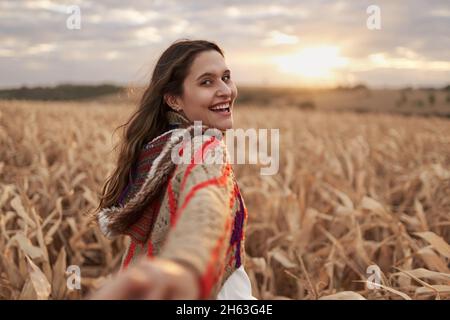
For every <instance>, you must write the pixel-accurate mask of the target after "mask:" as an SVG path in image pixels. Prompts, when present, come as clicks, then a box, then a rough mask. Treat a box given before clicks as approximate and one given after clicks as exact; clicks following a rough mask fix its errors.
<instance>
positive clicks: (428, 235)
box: [414, 231, 450, 259]
mask: <svg viewBox="0 0 450 320" xmlns="http://www.w3.org/2000/svg"><path fill="white" fill-rule="evenodd" d="M414 234H415V235H417V236H419V237H421V238H422V239H424V240H426V241H427V242H428V243H429V244H431V246H432V247H433V248H434V249H436V251H437V252H439V253H440V254H442V255H443V256H444V257H446V258H448V259H450V246H449V245H448V243H447V242H445V240H444V239H442V238H441V237H439V236H438V235H437V234H435V233H434V232H431V231H427V232H416V233H414Z"/></svg>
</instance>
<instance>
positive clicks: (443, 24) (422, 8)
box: [0, 0, 450, 88]
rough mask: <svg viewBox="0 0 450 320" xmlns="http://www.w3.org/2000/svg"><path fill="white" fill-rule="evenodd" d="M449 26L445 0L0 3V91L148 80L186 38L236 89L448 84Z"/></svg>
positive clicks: (448, 7) (41, 0)
mask: <svg viewBox="0 0 450 320" xmlns="http://www.w3.org/2000/svg"><path fill="white" fill-rule="evenodd" d="M372 5H375V6H376V7H373V6H372ZM371 6H372V7H371ZM77 22H79V24H77ZM449 31H450V1H449V0H427V1H420V0H396V1H392V0H378V1H364V0H359V1H355V0H348V1H325V0H302V1H299V0H297V1H294V0H290V1H288V0H286V1H265V0H245V1H243V0H241V1H234V0H231V1H219V0H215V1H210V0H197V1H190V0H182V1H171V0H161V1H159V0H143V1H140V0H129V1H123V0H103V1H94V0H68V1H65V0H60V1H50V0H33V1H26V0H12V1H5V0H0V87H4V88H5V87H14V86H22V85H28V86H34V85H56V84H59V83H78V84H81V83H86V84H97V83H104V82H107V83H115V84H120V85H141V84H145V83H148V81H149V79H150V77H151V72H152V68H153V66H154V64H155V63H156V61H157V59H158V58H159V56H160V55H161V53H162V52H163V51H164V50H165V49H166V48H167V47H168V46H169V45H170V44H171V43H173V42H174V41H176V40H178V39H182V38H187V39H192V40H193V39H205V40H210V41H213V42H215V43H217V44H218V45H219V46H220V47H221V48H222V49H223V51H224V53H225V60H226V63H227V65H228V66H229V67H230V70H231V77H232V78H233V79H234V81H235V82H236V84H237V85H258V86H260V85H264V86H292V87H310V86H311V87H317V86H319V87H327V86H335V85H355V84H359V83H364V84H366V85H369V86H372V87H404V86H414V87H416V86H444V85H447V84H450V32H449Z"/></svg>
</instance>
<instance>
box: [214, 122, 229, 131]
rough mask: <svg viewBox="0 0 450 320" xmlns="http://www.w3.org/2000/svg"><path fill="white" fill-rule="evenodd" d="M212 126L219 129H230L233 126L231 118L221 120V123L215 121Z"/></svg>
mask: <svg viewBox="0 0 450 320" xmlns="http://www.w3.org/2000/svg"><path fill="white" fill-rule="evenodd" d="M214 127H215V128H217V129H219V130H221V131H225V130H227V129H232V128H233V121H231V120H228V121H223V122H221V123H217V124H216V125H215V126H214Z"/></svg>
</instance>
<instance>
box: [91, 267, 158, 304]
mask: <svg viewBox="0 0 450 320" xmlns="http://www.w3.org/2000/svg"><path fill="white" fill-rule="evenodd" d="M148 285H149V280H148V278H147V276H146V274H145V273H144V272H143V271H142V270H140V269H136V270H131V272H128V271H127V272H125V273H123V274H119V275H117V276H116V277H115V278H113V279H112V280H111V281H109V282H108V283H107V284H105V285H104V286H103V287H102V288H101V289H100V290H99V291H97V292H96V293H94V294H93V295H92V296H91V297H90V299H92V300H121V299H137V298H139V297H140V296H141V295H142V294H143V293H144V292H145V291H146V290H147V286H148Z"/></svg>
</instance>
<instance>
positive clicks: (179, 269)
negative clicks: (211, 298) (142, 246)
mask: <svg viewBox="0 0 450 320" xmlns="http://www.w3.org/2000/svg"><path fill="white" fill-rule="evenodd" d="M198 277H199V276H198V274H196V273H195V271H194V269H192V268H190V267H188V266H185V265H183V264H182V263H178V262H174V261H172V260H167V259H160V258H157V257H156V258H154V259H153V260H150V259H148V258H144V259H142V260H140V261H139V262H137V263H136V265H132V266H130V267H129V268H128V269H127V270H125V271H123V272H122V273H119V274H118V275H116V276H115V278H113V279H112V280H110V281H109V282H108V283H106V284H105V285H104V286H103V287H102V288H100V289H99V290H98V291H97V292H94V293H93V294H91V295H90V297H88V299H91V300H121V299H145V300H155V299H156V300H192V299H198V298H199V295H200V288H199V278H198Z"/></svg>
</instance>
